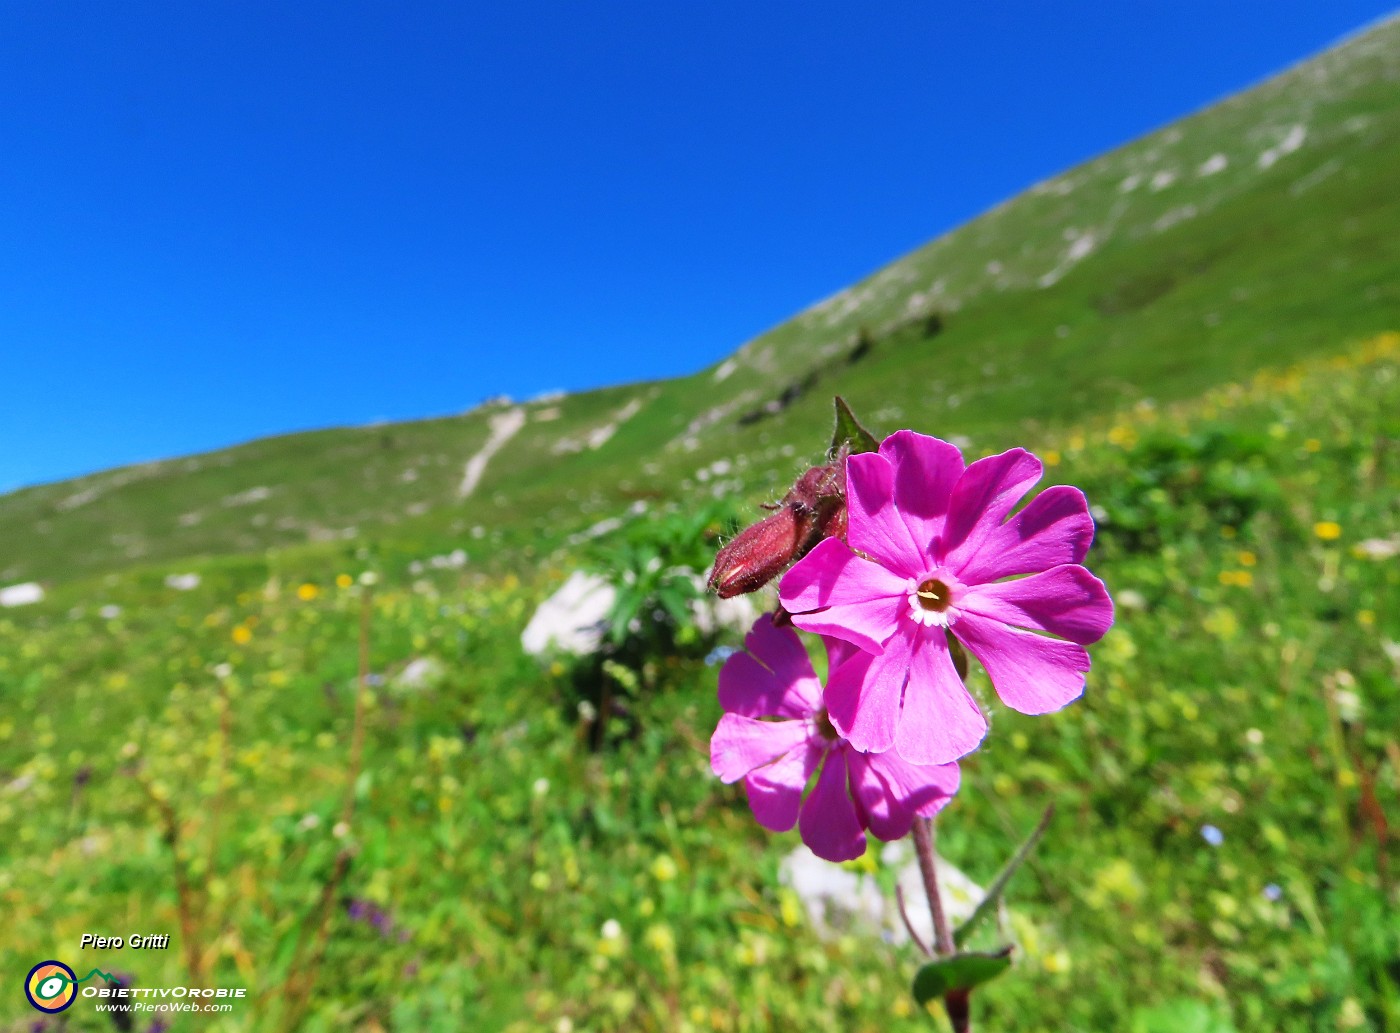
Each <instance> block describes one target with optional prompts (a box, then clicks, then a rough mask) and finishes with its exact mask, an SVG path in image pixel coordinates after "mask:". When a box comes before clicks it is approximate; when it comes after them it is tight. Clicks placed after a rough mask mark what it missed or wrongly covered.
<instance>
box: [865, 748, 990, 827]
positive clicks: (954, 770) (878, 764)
mask: <svg viewBox="0 0 1400 1033" xmlns="http://www.w3.org/2000/svg"><path fill="white" fill-rule="evenodd" d="M847 763H848V764H849V765H850V769H851V788H852V790H853V791H854V793H855V797H856V803H857V804H858V805H859V806H860V807H861V809H862V810H863V811H864V813H865V816H866V824H867V827H868V828H869V829H870V831H871V832H873V833H874V834H875V835H876V836H878V837H879V838H880V839H883V840H886V841H890V840H896V839H902V838H903V837H905V836H907V835H908V834H909V829H910V827H911V826H912V825H913V824H914V818H915V817H916V816H917V817H924V818H928V817H932V816H933V815H934V814H937V813H938V812H939V811H940V810H942V809H943V808H944V806H946V805H947V803H948V801H949V800H951V799H952V797H953V794H954V793H956V792H957V791H958V784H959V782H960V781H961V777H962V776H961V772H960V771H959V769H958V766H957V765H956V764H928V765H921V764H910V763H909V762H908V761H907V760H905V759H904V758H902V757H901V756H900V755H899V754H898V753H896V752H895V751H894V750H888V751H886V752H885V753H857V752H855V751H854V750H851V751H850V752H849V753H848V754H847Z"/></svg>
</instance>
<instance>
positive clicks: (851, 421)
mask: <svg viewBox="0 0 1400 1033" xmlns="http://www.w3.org/2000/svg"><path fill="white" fill-rule="evenodd" d="M842 445H845V446H846V447H847V448H848V449H849V451H850V454H851V455H857V454H859V453H861V452H874V451H875V450H876V449H877V448H879V447H880V443H879V442H878V441H876V440H875V435H874V434H871V433H870V431H868V430H866V429H865V428H864V427H862V426H861V424H860V420H858V419H856V414H855V413H853V412H851V407H850V406H849V405H847V404H846V400H845V399H844V398H842V397H841V396H840V395H837V396H836V433H834V434H833V435H832V436H831V450H832V451H833V452H835V451H836V450H837V449H839V448H841V446H842Z"/></svg>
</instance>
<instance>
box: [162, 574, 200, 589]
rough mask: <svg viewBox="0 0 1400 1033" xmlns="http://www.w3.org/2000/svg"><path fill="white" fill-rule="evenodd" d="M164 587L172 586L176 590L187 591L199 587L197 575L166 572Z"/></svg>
mask: <svg viewBox="0 0 1400 1033" xmlns="http://www.w3.org/2000/svg"><path fill="white" fill-rule="evenodd" d="M165 587H166V588H173V589H175V591H177V592H189V591H191V590H192V589H195V588H198V587H199V575H198V574H167V575H166V577H165Z"/></svg>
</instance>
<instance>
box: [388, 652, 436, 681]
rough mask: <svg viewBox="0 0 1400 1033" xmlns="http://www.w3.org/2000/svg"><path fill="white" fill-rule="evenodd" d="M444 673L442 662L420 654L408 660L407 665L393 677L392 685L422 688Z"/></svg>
mask: <svg viewBox="0 0 1400 1033" xmlns="http://www.w3.org/2000/svg"><path fill="white" fill-rule="evenodd" d="M443 674H444V671H443V666H442V664H441V663H440V662H439V661H437V660H435V659H433V658H432V657H430V656H420V657H418V658H417V659H416V660H411V661H409V664H408V666H407V667H405V668H404V669H403V670H402V671H400V672H399V675H398V677H397V678H395V679H394V686H395V687H396V688H400V689H424V688H427V687H428V686H429V685H431V684H433V683H434V682H435V681H437V680H438V679H439V678H441V677H442V676H443Z"/></svg>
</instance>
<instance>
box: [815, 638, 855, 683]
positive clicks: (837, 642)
mask: <svg viewBox="0 0 1400 1033" xmlns="http://www.w3.org/2000/svg"><path fill="white" fill-rule="evenodd" d="M822 645H824V646H825V647H826V670H827V675H828V677H829V676H830V674H831V672H832V671H834V670H836V668H838V667H840V666H841V665H842V664H844V663H845V662H846V661H847V660H851V659H853V658H854V657H855V656H856V654H857V653H859V652H860V651H861V649H860V647H859V646H856V645H852V644H851V643H850V642H846V641H843V640H842V639H839V638H832V637H831V636H830V635H823V636H822Z"/></svg>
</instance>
